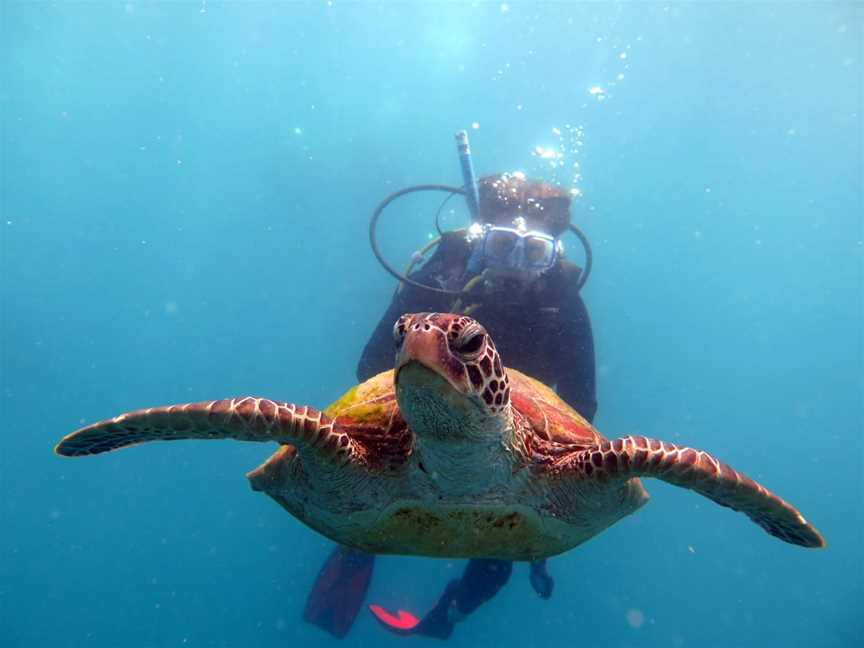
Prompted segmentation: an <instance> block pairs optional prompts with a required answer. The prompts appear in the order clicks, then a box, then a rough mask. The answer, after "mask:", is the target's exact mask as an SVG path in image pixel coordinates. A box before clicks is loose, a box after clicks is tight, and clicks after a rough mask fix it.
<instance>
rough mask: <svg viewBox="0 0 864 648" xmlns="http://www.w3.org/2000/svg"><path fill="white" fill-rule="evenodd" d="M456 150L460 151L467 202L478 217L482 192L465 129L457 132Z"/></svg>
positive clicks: (473, 214) (460, 163)
mask: <svg viewBox="0 0 864 648" xmlns="http://www.w3.org/2000/svg"><path fill="white" fill-rule="evenodd" d="M456 151H457V152H458V153H459V165H460V166H461V167H462V186H463V187H464V189H465V202H466V203H468V211H470V212H471V218H472V219H474V218H476V217H477V211H478V210H479V209H480V192H479V190H478V189H477V177H476V176H475V175H474V162H473V160H472V159H471V147H470V146H469V145H468V133H467V132H466V131H464V130H461V131H459V132H458V133H456Z"/></svg>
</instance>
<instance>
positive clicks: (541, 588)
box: [529, 560, 555, 600]
mask: <svg viewBox="0 0 864 648" xmlns="http://www.w3.org/2000/svg"><path fill="white" fill-rule="evenodd" d="M529 579H530V580H531V587H533V588H534V591H535V592H537V596H539V597H540V598H542V599H543V600H546V599H548V598H549V597H550V596H552V590H554V589H555V581H554V580H553V579H552V577H551V576H550V575H549V572H547V571H546V561H545V560H538V561H536V562H532V563H531V574H530V576H529Z"/></svg>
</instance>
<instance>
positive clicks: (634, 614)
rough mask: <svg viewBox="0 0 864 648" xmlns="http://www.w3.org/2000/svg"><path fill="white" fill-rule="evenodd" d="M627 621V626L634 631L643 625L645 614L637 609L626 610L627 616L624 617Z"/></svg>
mask: <svg viewBox="0 0 864 648" xmlns="http://www.w3.org/2000/svg"><path fill="white" fill-rule="evenodd" d="M624 616H625V618H626V619H627V624H628V625H629V626H630V627H631V628H634V629H636V630H638V629H639V628H641V627H642V626H643V625H645V613H644V612H643V611H642V610H639V609H638V608H631V609H629V610H627V614H625V615H624Z"/></svg>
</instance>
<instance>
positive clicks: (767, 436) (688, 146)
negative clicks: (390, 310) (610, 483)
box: [0, 0, 864, 648]
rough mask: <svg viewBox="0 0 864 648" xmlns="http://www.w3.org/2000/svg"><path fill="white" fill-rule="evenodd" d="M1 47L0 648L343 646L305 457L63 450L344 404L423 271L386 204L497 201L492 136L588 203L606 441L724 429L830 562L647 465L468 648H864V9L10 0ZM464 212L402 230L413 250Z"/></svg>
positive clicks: (187, 447) (227, 447)
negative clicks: (190, 417)
mask: <svg viewBox="0 0 864 648" xmlns="http://www.w3.org/2000/svg"><path fill="white" fill-rule="evenodd" d="M0 30H2V33H0V47H2V57H0V58H2V61H0V63H2V88H0V106H2V186H0V194H2V196H0V199H2V204H0V210H2V212H0V217H2V218H0V237H2V279H0V281H2V307H3V308H2V318H3V319H2V387H3V391H2V405H3V407H2V425H0V432H2V451H0V461H2V464H0V469H2V473H0V475H2V477H0V478H2V497H0V528H2V533H0V550H2V553H0V646H3V647H4V648H25V647H26V648H34V647H42V646H46V647H50V648H62V647H67V646H69V647H71V646H76V647H78V646H88V647H93V648H108V647H112V648H113V647H116V646H124V647H138V646H140V647H148V648H149V647H162V646H165V647H170V646H177V647H182V648H185V647H196V646H198V647H208V648H209V647H213V648H216V647H242V646H286V647H287V646H315V647H320V646H332V645H337V644H338V643H339V642H338V641H337V640H336V639H333V638H331V637H330V636H328V635H326V634H325V633H323V632H322V631H321V630H319V629H318V628H316V627H313V626H310V625H307V624H305V623H304V622H303V621H302V618H301V613H302V609H303V604H304V601H305V598H306V595H307V593H308V591H309V588H310V587H311V585H312V583H313V582H314V579H315V576H316V574H317V573H318V570H319V568H320V566H321V564H322V562H323V560H324V559H325V557H326V556H327V555H328V553H329V551H330V549H331V547H332V543H331V542H330V541H329V540H327V539H326V538H324V537H322V536H320V535H317V534H316V533H314V532H313V531H311V530H310V529H309V528H307V527H305V526H303V525H302V524H301V523H300V522H298V521H297V520H296V519H294V518H293V517H291V516H289V515H288V514H286V513H285V512H284V511H283V510H282V509H281V508H280V507H279V506H278V505H276V504H275V503H274V502H273V501H272V500H271V499H269V498H268V497H265V496H263V495H262V494H260V493H254V492H252V491H251V490H250V488H249V485H248V482H247V480H246V478H245V477H244V474H245V472H246V471H248V470H250V469H252V468H254V467H256V466H257V465H259V464H260V463H261V462H262V461H263V460H264V459H265V458H266V457H267V456H268V454H269V453H270V452H271V451H272V449H273V448H272V447H267V446H264V445H260V444H249V443H237V442H231V441H223V442H218V443H215V442H214V443H200V442H195V441H187V442H181V443H176V444H158V443H153V444H148V445H144V446H141V447H138V448H134V449H130V450H124V451H121V452H118V453H113V454H107V455H102V456H98V457H93V458H82V459H68V458H61V457H57V456H55V455H54V454H53V453H52V448H53V446H54V444H55V443H56V442H57V441H58V440H59V439H60V438H61V437H62V436H63V435H65V434H67V433H69V432H71V431H72V430H74V429H76V428H78V427H80V426H81V425H83V424H86V423H90V422H93V421H97V420H100V419H104V418H108V417H111V416H114V415H116V414H119V413H120V412H123V411H127V410H130V409H135V408H139V407H147V406H153V405H162V404H169V403H179V402H187V401H198V400H207V399H214V398H223V397H228V396H236V395H243V394H252V395H259V396H267V397H271V398H274V399H276V400H287V401H290V402H297V403H308V404H310V405H313V406H316V407H324V406H326V405H327V404H328V403H329V402H331V401H333V400H335V399H336V398H337V397H338V396H339V395H340V394H342V393H343V392H344V391H345V390H346V389H347V388H349V387H350V386H352V385H353V384H354V383H355V376H354V371H355V367H356V363H357V360H358V358H359V355H360V352H361V350H362V348H363V345H364V344H365V342H366V340H367V339H368V336H369V335H370V333H371V331H372V329H373V327H374V326H375V324H376V323H377V322H378V319H379V318H380V316H381V314H382V312H383V310H384V309H385V307H386V306H387V304H388V303H389V300H390V298H391V296H392V293H393V290H394V289H395V287H396V281H395V279H393V278H392V277H391V276H389V275H388V274H386V273H385V272H384V271H383V270H382V268H381V267H380V265H378V263H377V261H376V259H375V257H374V256H373V254H372V253H371V251H370V248H369V244H368V238H367V229H368V221H369V217H370V214H371V212H372V210H373V209H374V207H375V206H376V205H377V204H378V203H379V202H380V201H381V200H382V199H384V197H385V196H386V195H387V194H389V193H390V192H392V191H394V190H397V189H399V188H402V187H404V186H407V185H413V184H417V183H444V184H449V185H458V184H460V183H461V176H460V172H459V164H458V159H457V156H456V149H455V144H454V140H453V135H454V133H455V132H456V131H457V130H460V129H466V130H467V131H468V133H469V136H470V138H471V144H472V150H473V153H474V164H475V167H476V168H477V171H478V173H479V174H481V175H485V174H489V173H494V172H500V171H514V170H521V171H524V172H525V173H526V174H528V175H530V176H535V177H542V178H545V179H547V180H549V181H552V182H555V183H557V184H560V185H561V186H563V187H565V188H567V189H569V190H571V191H572V192H573V194H574V196H575V199H574V206H573V221H574V223H576V224H578V225H579V227H581V228H582V230H583V231H584V232H585V234H586V235H587V236H588V238H589V239H590V241H591V243H592V245H593V252H594V267H593V272H592V275H591V277H590V280H589V281H588V283H587V285H586V286H585V288H584V290H583V297H584V300H585V302H586V304H587V306H588V309H589V312H590V314H591V318H592V324H593V329H594V336H595V342H596V348H597V366H598V401H599V409H598V414H597V417H596V419H595V424H596V426H597V427H598V429H599V430H600V431H601V432H602V433H603V434H604V435H605V436H607V437H617V436H623V435H626V434H644V435H647V436H652V437H657V438H662V439H665V440H668V441H672V442H676V443H682V444H688V445H692V446H695V447H699V448H704V449H706V450H708V451H710V452H711V453H712V454H714V455H715V456H717V457H719V458H721V459H722V460H724V461H727V462H729V463H730V464H731V465H733V466H734V467H735V468H737V469H739V470H741V471H743V472H745V473H747V474H748V475H750V476H751V477H753V478H754V479H757V480H758V481H760V482H761V483H762V484H764V485H765V486H766V487H768V488H770V489H771V490H773V491H774V492H776V493H777V494H779V495H780V496H781V497H783V498H785V499H787V500H788V501H790V502H791V503H792V504H794V505H795V506H796V507H797V508H799V509H800V510H801V512H802V513H803V514H804V515H805V516H806V517H807V519H808V520H809V521H810V522H812V523H813V524H814V525H815V526H816V527H817V528H818V529H819V530H820V531H821V532H822V533H823V535H824V536H825V539H826V541H827V548H826V549H823V550H810V549H803V548H801V547H797V546H792V545H789V544H785V543H782V542H780V541H778V540H776V539H775V538H772V537H771V536H769V535H767V534H765V533H764V532H763V531H762V530H761V529H760V528H758V527H757V526H756V525H754V524H752V523H751V522H750V521H749V520H748V519H747V518H746V517H745V516H743V515H741V514H738V513H734V512H732V511H730V510H728V509H723V508H720V507H718V506H716V505H715V504H713V503H712V502H710V501H708V500H706V499H704V498H702V497H699V496H697V495H696V494H694V493H693V492H690V491H685V490H682V489H678V488H674V487H672V486H669V485H667V484H665V483H662V482H659V481H657V480H650V479H649V480H645V486H646V488H647V489H648V491H649V492H650V494H651V496H652V501H651V502H650V503H649V504H648V505H647V506H645V507H644V508H643V509H641V510H640V511H638V512H637V513H636V514H634V515H631V516H629V517H627V518H625V519H624V520H622V521H621V522H619V523H618V524H616V525H614V526H613V527H612V528H610V529H608V530H607V531H606V532H604V533H602V534H601V535H599V536H597V537H595V538H594V539H592V540H591V541H590V542H588V543H586V544H585V545H583V546H580V547H578V548H576V549H574V550H572V551H570V552H567V553H565V554H563V555H561V556H557V557H555V558H553V559H551V560H550V561H549V569H550V572H551V574H552V576H553V577H554V578H555V583H556V587H555V591H554V594H553V596H552V598H551V599H550V600H548V601H543V600H540V599H539V598H538V597H537V596H536V594H535V593H534V592H533V590H532V589H531V587H530V585H529V582H528V569H527V567H526V566H525V565H522V564H517V565H516V566H515V568H514V573H513V577H512V578H511V580H510V582H509V584H508V585H507V586H506V587H505V588H504V589H503V590H502V592H501V593H500V594H499V595H498V596H497V597H496V598H495V599H494V600H492V601H490V602H489V603H488V604H486V605H484V606H483V607H482V608H480V609H479V610H478V611H477V612H476V613H475V614H473V615H471V616H470V617H469V618H468V619H467V620H465V622H464V623H460V624H458V625H457V627H456V630H455V633H454V635H453V637H452V638H451V639H450V641H449V643H450V644H451V645H453V646H478V645H479V646H488V645H496V646H500V647H502V648H511V647H513V648H516V647H532V648H533V647H540V646H562V647H565V646H566V647H580V648H581V647H584V648H589V647H594V646H603V647H615V648H619V647H620V648H624V647H635V646H639V647H647V648H660V647H664V648H665V647H673V648H682V647H688V646H693V647H695V646H699V647H705V646H708V647H714V646H735V647H765V646H783V647H788V646H806V647H808V648H811V647H831V648H842V647H850V646H861V645H864V573H862V572H864V558H862V554H864V549H862V548H864V506H862V500H864V481H862V463H864V443H862V438H864V348H862V319H864V304H862V299H864V298H862V295H864V285H862V256H864V232H862V215H864V200H862V175H864V173H862V168H864V166H862V150H864V136H862V109H864V106H862V103H864V98H862V97H864V91H862V85H864V82H862V64H864V60H862V53H864V45H862V43H864V11H862V5H861V4H859V3H854V2H850V3H845V2H786V3H782V2H726V3H724V2H687V3H681V2H670V3H663V2H643V3H529V2H515V1H514V2H509V3H500V2H494V3H486V2H475V3H431V2H429V3H410V4H407V3H406V4H402V3H390V2H383V3H371V2H369V3H348V2H341V1H339V0H334V1H333V2H306V3H293V2H291V3H289V2H284V3H283V2H229V3H219V2H213V1H212V0H211V1H210V2H207V1H206V0H202V1H200V2H199V1H195V2H185V1H177V2H127V3H122V2H119V3H118V2H103V1H95V2H17V1H14V0H6V1H5V2H3V3H2V5H0ZM440 200H441V196H440V195H434V194H425V195H418V196H412V197H411V198H409V199H406V200H405V201H403V202H402V203H400V204H397V205H394V207H393V208H392V209H391V210H388V211H387V212H385V214H384V215H383V216H382V219H381V232H380V236H381V243H382V249H383V251H384V252H385V254H386V255H387V256H388V258H389V259H390V260H391V261H392V263H394V264H395V265H397V266H398V267H403V266H404V264H405V263H407V262H408V261H409V259H410V258H411V254H412V253H413V252H414V250H417V249H418V248H420V247H422V246H423V245H424V244H425V243H426V242H427V241H428V240H429V239H430V238H432V237H433V235H434V232H435V227H434V222H433V220H434V214H435V210H436V209H437V207H438V204H439V203H440ZM465 214H466V211H465V209H464V206H462V205H458V204H457V201H456V200H453V201H451V202H450V203H448V206H447V208H446V209H445V211H444V214H443V217H442V223H443V224H444V225H445V226H446V227H451V228H452V227H459V226H462V225H463V224H464V222H465ZM566 245H567V250H568V254H569V256H570V257H571V258H572V260H574V261H575V262H576V263H580V264H581V263H583V255H582V251H581V248H580V246H579V245H578V242H577V241H576V239H575V238H573V239H572V240H571V239H569V238H568V239H567V240H566ZM504 361H505V364H506V358H504ZM463 566H464V562H463V561H458V560H453V561H449V560H434V559H420V558H405V557H394V556H385V557H380V558H379V559H378V562H377V566H376V572H375V575H374V579H373V581H372V584H371V587H370V592H369V597H368V602H370V603H371V602H375V603H379V604H381V605H383V606H385V607H387V608H389V609H395V608H403V609H407V610H411V611H414V612H415V613H421V612H423V611H425V610H427V609H428V608H429V607H430V606H431V605H432V604H433V603H434V602H435V600H436V598H437V596H438V595H439V594H440V592H441V590H442V588H443V587H444V585H445V584H446V582H447V581H448V580H449V579H451V578H455V577H457V576H458V575H459V574H460V573H461V570H462V568H463ZM405 642H407V643H411V644H412V645H418V646H421V645H422V646H426V645H429V646H432V645H440V643H437V642H435V641H434V640H430V639H420V638H402V637H395V636H392V635H389V634H387V633H386V632H385V631H384V630H383V629H382V628H381V627H380V626H378V624H377V623H376V622H375V620H374V619H373V618H372V617H371V615H370V614H369V613H368V612H367V611H366V610H365V609H364V610H363V611H361V613H360V615H359V616H358V619H357V622H356V623H355V625H354V627H353V629H352V631H351V633H350V634H349V635H348V637H347V638H346V639H344V640H343V641H342V644H343V645H352V646H369V647H371V646H376V647H377V646H396V645H402V644H403V643H405Z"/></svg>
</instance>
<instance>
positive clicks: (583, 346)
mask: <svg viewBox="0 0 864 648" xmlns="http://www.w3.org/2000/svg"><path fill="white" fill-rule="evenodd" d="M457 142H459V148H460V154H461V155H462V162H463V176H464V177H465V189H464V190H460V189H458V188H457V189H454V188H448V187H444V186H441V185H421V186H419V187H415V188H409V189H407V190H403V191H401V192H397V193H396V194H393V195H391V196H390V197H389V198H388V199H387V200H385V201H384V203H382V205H381V206H379V208H378V210H376V212H375V214H374V216H373V218H372V223H371V226H370V239H371V242H372V248H373V251H374V252H375V254H376V256H377V257H378V258H379V261H381V263H382V265H384V267H385V269H387V270H388V271H389V272H390V273H391V274H394V275H396V276H397V277H398V278H399V279H400V281H401V285H400V286H399V288H398V289H397V291H396V293H395V295H394V296H393V300H392V302H391V304H390V306H389V307H388V308H387V310H386V311H385V313H384V315H383V316H382V318H381V320H380V322H379V323H378V325H377V327H376V328H375V330H374V331H373V333H372V335H371V337H370V339H369V341H368V342H367V344H366V347H365V348H364V350H363V354H362V356H361V357H360V361H359V363H358V366H357V380H358V381H364V380H367V379H368V378H370V377H372V376H374V375H375V374H377V373H379V372H382V371H386V370H388V369H391V368H392V366H393V341H392V328H393V322H395V321H396V320H397V319H398V318H399V317H400V316H401V315H402V314H403V313H417V312H461V313H464V314H470V315H471V317H474V318H477V319H479V320H480V321H482V322H483V325H484V326H485V327H486V329H487V330H488V331H489V334H490V335H491V336H492V337H493V338H494V339H495V343H496V346H497V347H498V349H499V350H500V352H501V354H502V356H503V357H506V358H507V359H508V365H509V366H512V367H513V368H515V369H517V370H519V371H521V372H523V373H525V374H527V375H529V376H532V377H533V378H536V379H537V380H539V381H541V382H542V383H544V384H546V385H549V386H553V387H554V388H555V389H556V391H557V393H558V395H559V396H560V397H561V398H562V399H564V400H565V401H566V402H567V403H568V404H569V405H570V406H572V407H573V408H574V409H575V410H576V411H577V412H579V413H580V414H581V415H582V416H583V417H585V418H586V419H587V420H588V421H591V420H592V419H593V418H594V414H595V412H596V410H597V401H596V396H595V367H594V342H593V335H592V332H591V324H590V320H589V317H588V312H587V310H586V308H585V304H584V303H583V301H582V298H581V297H580V295H579V290H580V288H581V287H582V286H583V285H584V283H585V280H586V279H587V274H588V272H589V271H590V264H591V253H590V247H589V246H588V244H587V240H586V239H585V238H584V235H582V233H581V232H580V231H578V229H576V228H575V227H574V226H572V225H571V224H570V194H569V193H568V192H566V191H564V190H562V189H561V188H558V187H555V186H553V185H550V184H547V183H545V182H542V181H539V180H531V179H527V178H526V177H525V176H524V175H523V174H521V173H512V174H509V173H504V174H498V175H492V176H487V177H484V178H481V179H480V180H479V182H476V181H474V179H473V168H472V167H471V162H470V152H469V151H468V146H467V138H466V136H465V134H464V132H460V133H458V134H457ZM466 154H467V155H466ZM466 158H467V160H466ZM466 162H467V164H466ZM427 189H432V190H444V191H451V193H461V194H464V195H466V198H467V202H468V206H469V210H470V211H471V214H472V216H471V224H470V226H469V227H468V228H466V229H461V230H455V231H449V232H443V233H442V235H441V237H440V239H438V240H437V249H435V252H434V254H433V255H432V256H431V257H430V258H429V259H428V261H426V263H425V264H423V266H422V267H421V268H420V269H419V270H416V271H415V272H410V270H411V268H412V267H413V266H414V265H416V264H417V263H418V262H419V260H420V259H419V258H418V257H421V256H422V254H421V255H415V258H414V260H412V264H411V265H410V266H409V271H408V272H406V273H405V275H403V274H400V273H398V272H396V271H395V270H394V269H393V268H392V267H391V266H390V265H389V264H388V263H387V262H386V261H385V260H384V259H383V258H382V257H381V256H380V253H379V251H378V247H377V243H376V239H375V227H376V225H377V217H378V216H379V215H380V213H381V211H382V210H383V208H384V207H386V206H387V205H388V204H389V202H391V201H392V200H393V199H394V198H396V197H399V196H400V195H404V193H408V192H411V191H414V190H427ZM439 211H440V209H439ZM436 221H437V218H436ZM568 229H569V230H572V231H574V232H575V233H576V234H577V236H579V238H580V240H581V241H582V243H583V245H584V246H585V251H586V268H585V271H583V270H582V269H581V268H579V267H578V266H576V265H575V264H573V263H571V262H569V261H567V260H565V259H564V248H563V244H562V242H561V240H560V237H561V236H562V235H563V234H564V233H565V232H567V231H568ZM428 248H429V246H427V249H428ZM406 275H407V276H406ZM373 565H374V556H372V555H369V554H365V553H363V552H360V551H356V550H354V549H349V548H347V547H338V548H336V549H335V550H334V551H333V552H332V553H331V555H330V557H329V558H328V560H327V562H326V563H325V565H324V567H323V568H322V569H321V571H320V573H319V575H318V579H317V581H316V583H315V586H314V588H313V590H312V592H311V593H310V595H309V597H308V599H307V604H306V609H305V611H304V619H305V620H306V621H308V622H310V623H314V624H315V625H318V626H319V627H321V628H323V629H324V630H327V631H328V632H330V634H332V635H334V636H336V637H340V638H341V637H344V636H345V634H347V632H348V630H349V629H350V627H351V624H352V623H353V621H354V618H355V617H356V615H357V613H358V611H359V609H360V607H361V605H362V603H363V600H364V598H365V595H366V590H367V588H368V585H369V581H370V579H371V575H372V568H373ZM511 572H512V563H511V562H509V561H505V560H492V559H474V560H470V561H469V563H468V565H467V566H466V568H465V570H464V572H463V574H462V576H461V578H458V579H454V580H451V581H450V582H449V583H448V584H447V586H446V588H445V590H444V592H443V594H442V595H441V597H440V598H439V600H438V602H437V603H436V604H435V606H434V607H433V608H432V610H431V611H429V612H428V613H427V614H426V615H425V616H424V617H422V618H421V619H418V618H417V617H415V616H414V615H412V614H411V613H409V612H406V611H404V610H398V611H397V612H396V614H391V613H390V612H388V611H387V610H385V609H384V608H382V607H381V606H378V605H370V606H369V609H370V611H371V612H372V613H373V615H374V616H375V618H376V619H377V620H378V621H379V622H380V623H381V624H382V625H383V626H384V627H385V628H387V629H388V630H390V631H392V632H394V633H397V634H403V635H414V634H416V635H420V636H426V637H434V638H438V639H447V638H448V637H449V636H450V635H451V633H452V632H453V627H454V624H455V623H456V622H458V621H460V620H462V619H464V618H465V617H466V616H467V615H469V614H471V613H472V612H473V611H474V610H475V609H477V607H479V606H480V605H481V604H482V603H484V602H486V601H488V600H489V599H491V598H492V597H493V596H495V594H496V593H497V592H498V591H499V590H500V589H501V588H502V587H503V586H504V585H505V584H506V583H507V581H508V580H509V578H510V574H511ZM530 582H531V585H532V587H533V589H534V590H535V591H536V592H537V594H538V595H539V596H540V597H541V598H544V599H548V598H549V597H550V596H551V594H552V589H553V586H554V581H553V579H552V578H551V576H549V574H548V573H547V571H546V561H545V560H541V561H536V562H532V563H531V565H530Z"/></svg>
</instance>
